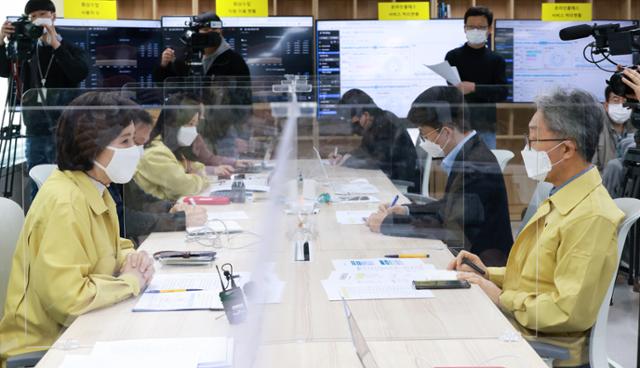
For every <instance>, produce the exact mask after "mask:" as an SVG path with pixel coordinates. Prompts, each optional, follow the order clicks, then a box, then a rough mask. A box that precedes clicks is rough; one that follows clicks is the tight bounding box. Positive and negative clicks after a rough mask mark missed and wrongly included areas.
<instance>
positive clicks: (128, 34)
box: [8, 17, 162, 88]
mask: <svg viewBox="0 0 640 368" xmlns="http://www.w3.org/2000/svg"><path fill="white" fill-rule="evenodd" d="M8 19H9V20H11V21H14V20H16V19H17V17H9V18H8ZM55 26H56V31H57V32H58V33H59V34H60V35H61V36H62V38H63V39H64V40H65V41H66V42H72V43H74V44H75V45H77V46H78V47H80V48H82V49H84V50H85V51H86V52H87V54H88V57H89V59H90V60H89V65H90V67H89V76H88V77H87V79H86V80H85V81H84V82H82V84H81V87H82V88H97V87H99V88H112V87H122V86H124V85H125V84H127V83H138V84H140V85H142V86H151V85H152V72H153V68H154V67H155V66H156V65H158V64H159V62H160V54H161V52H162V50H161V47H162V33H161V29H160V22H158V21H152V20H82V19H64V18H60V19H57V20H56V23H55Z"/></svg>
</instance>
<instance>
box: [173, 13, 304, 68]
mask: <svg viewBox="0 0 640 368" xmlns="http://www.w3.org/2000/svg"><path fill="white" fill-rule="evenodd" d="M188 21H189V17H162V33H163V40H164V46H165V47H171V48H173V49H174V50H176V57H178V58H182V57H183V55H184V44H183V43H182V42H181V41H180V36H182V34H183V33H184V31H185V30H186V24H187V23H188ZM223 27H224V28H223V35H224V39H225V40H226V41H227V42H228V43H229V45H230V46H231V48H232V49H233V50H235V51H236V52H238V53H239V54H240V55H242V57H243V58H244V60H245V61H246V63H247V66H249V70H250V71H251V76H252V77H268V76H274V77H276V76H278V77H280V76H282V75H284V74H297V75H311V74H312V73H313V18H312V17H269V18H266V17H242V18H224V19H223Z"/></svg>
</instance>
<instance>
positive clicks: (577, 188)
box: [549, 166, 602, 215]
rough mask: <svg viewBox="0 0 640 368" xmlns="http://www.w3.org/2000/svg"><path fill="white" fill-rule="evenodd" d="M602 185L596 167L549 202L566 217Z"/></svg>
mask: <svg viewBox="0 0 640 368" xmlns="http://www.w3.org/2000/svg"><path fill="white" fill-rule="evenodd" d="M600 184H602V178H601V177H600V174H599V173H598V169H597V168H596V167H595V166H594V167H592V168H591V169H590V170H588V171H587V172H586V173H584V174H583V175H581V176H579V177H577V178H576V179H574V180H573V181H572V182H570V183H569V184H567V185H566V186H565V187H563V188H562V189H560V190H559V191H558V192H557V193H555V194H554V195H552V196H551V197H549V201H551V203H553V205H554V206H555V207H556V208H557V209H558V211H560V213H561V214H562V215H566V214H567V213H569V211H571V210H572V209H573V208H574V207H575V206H576V205H578V203H580V202H581V201H582V200H583V199H584V198H586V197H587V196H588V195H589V193H591V192H593V190H594V189H596V187H598V186H599V185H600Z"/></svg>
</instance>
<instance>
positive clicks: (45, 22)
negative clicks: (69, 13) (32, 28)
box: [33, 18, 53, 27]
mask: <svg viewBox="0 0 640 368" xmlns="http://www.w3.org/2000/svg"><path fill="white" fill-rule="evenodd" d="M33 24H34V25H36V26H41V27H42V26H52V25H53V19H51V18H36V19H34V21H33Z"/></svg>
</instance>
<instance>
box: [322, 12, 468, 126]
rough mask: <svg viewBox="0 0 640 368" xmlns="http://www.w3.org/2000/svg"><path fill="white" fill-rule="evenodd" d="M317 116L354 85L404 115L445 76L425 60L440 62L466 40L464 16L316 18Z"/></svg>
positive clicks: (330, 112) (332, 110)
mask: <svg viewBox="0 0 640 368" xmlns="http://www.w3.org/2000/svg"><path fill="white" fill-rule="evenodd" d="M316 32H317V36H316V42H317V45H316V50H317V57H316V59H317V70H316V75H317V78H318V80H317V83H318V117H320V118H322V117H326V118H330V117H332V116H334V115H335V114H336V109H335V104H336V103H337V102H338V100H339V99H340V96H341V95H342V94H344V93H345V92H346V91H348V90H349V89H352V88H359V89H362V90H363V91H364V92H366V93H367V94H369V95H370V96H371V97H372V98H373V100H374V101H375V102H376V104H377V105H378V106H380V107H381V108H382V109H384V110H389V111H391V112H393V113H395V114H396V115H398V116H399V117H406V116H407V112H408V111H409V108H410V106H411V102H413V100H414V99H415V98H416V97H417V96H418V95H419V94H420V93H421V92H422V91H424V90H425V89H427V88H429V87H432V86H436V85H445V84H446V82H445V81H444V79H442V78H441V77H440V76H438V75H437V74H435V73H433V72H432V71H431V70H429V69H427V67H425V66H424V65H425V64H427V65H431V64H436V63H440V62H442V61H443V60H444V57H445V55H446V54H447V52H448V51H449V50H451V49H454V48H456V47H459V46H462V45H463V44H464V43H465V42H466V38H465V35H464V25H463V20H462V19H443V20H430V21H428V22H424V21H376V20H349V21H317V23H316Z"/></svg>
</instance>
